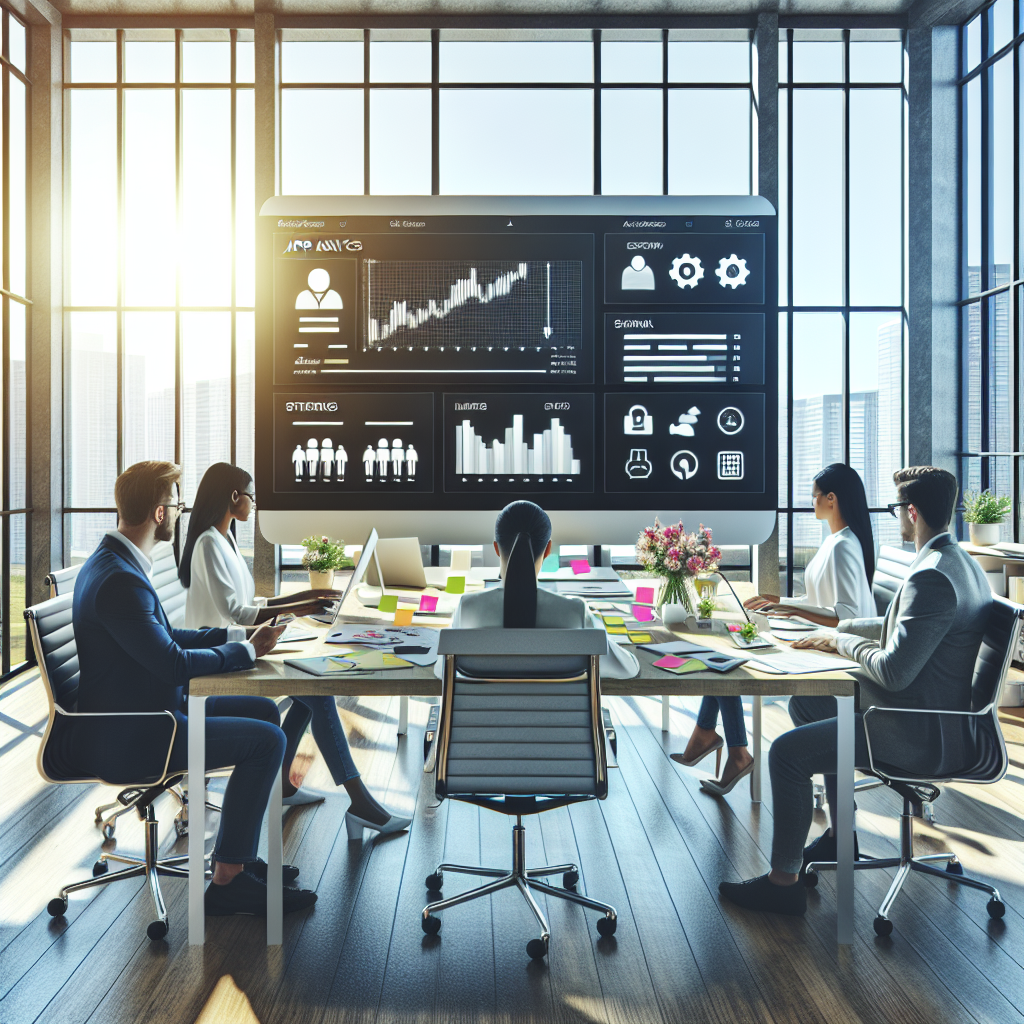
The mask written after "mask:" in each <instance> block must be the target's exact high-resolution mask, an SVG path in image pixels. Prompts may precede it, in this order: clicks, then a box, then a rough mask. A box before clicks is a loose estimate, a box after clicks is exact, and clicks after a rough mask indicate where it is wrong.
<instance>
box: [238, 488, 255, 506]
mask: <svg viewBox="0 0 1024 1024" xmlns="http://www.w3.org/2000/svg"><path fill="white" fill-rule="evenodd" d="M239 497H242V498H248V499H249V500H250V501H251V502H252V503H253V504H254V505H255V504H256V492H255V491H253V492H252V494H250V493H249V492H248V491H242V493H241V494H240V495H239Z"/></svg>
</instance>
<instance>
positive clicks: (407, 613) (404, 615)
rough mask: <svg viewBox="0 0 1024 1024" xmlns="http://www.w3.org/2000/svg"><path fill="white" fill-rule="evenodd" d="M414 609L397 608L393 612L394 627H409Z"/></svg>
mask: <svg viewBox="0 0 1024 1024" xmlns="http://www.w3.org/2000/svg"><path fill="white" fill-rule="evenodd" d="M413 611H414V609H412V608H399V609H398V610H397V611H396V612H395V623H394V624H395V625H396V626H411V625H412V616H413Z"/></svg>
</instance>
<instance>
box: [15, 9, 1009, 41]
mask: <svg viewBox="0 0 1024 1024" xmlns="http://www.w3.org/2000/svg"><path fill="white" fill-rule="evenodd" d="M11 23H12V24H13V23H14V19H13V18H12V19H11ZM1013 34H1014V33H1013V0H996V2H995V3H994V4H993V5H992V52H993V53H997V52H998V51H999V50H1001V49H1002V48H1003V47H1004V46H1005V45H1006V44H1007V43H1008V42H1009V41H1010V40H1011V39H1012V38H1013Z"/></svg>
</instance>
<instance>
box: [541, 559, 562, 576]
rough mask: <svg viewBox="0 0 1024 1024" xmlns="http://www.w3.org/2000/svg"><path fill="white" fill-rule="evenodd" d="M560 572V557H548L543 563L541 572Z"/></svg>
mask: <svg viewBox="0 0 1024 1024" xmlns="http://www.w3.org/2000/svg"><path fill="white" fill-rule="evenodd" d="M557 570H558V555H548V557H547V558H545V559H544V561H543V562H541V565H540V571H541V572H557Z"/></svg>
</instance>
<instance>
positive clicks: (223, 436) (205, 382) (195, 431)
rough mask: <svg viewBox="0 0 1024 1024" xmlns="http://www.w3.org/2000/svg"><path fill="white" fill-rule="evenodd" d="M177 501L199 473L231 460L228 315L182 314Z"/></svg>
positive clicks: (189, 497)
mask: <svg viewBox="0 0 1024 1024" xmlns="http://www.w3.org/2000/svg"><path fill="white" fill-rule="evenodd" d="M181 357H182V402H181V442H182V444H181V461H182V487H181V492H182V499H183V500H184V501H186V502H188V503H189V505H191V504H192V502H193V501H194V500H195V496H196V488H197V487H198V486H199V481H200V480H201V479H202V478H203V473H205V472H206V470H207V469H208V468H209V467H210V466H211V465H212V464H213V463H214V462H228V461H230V459H231V314H230V313H182V314H181Z"/></svg>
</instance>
